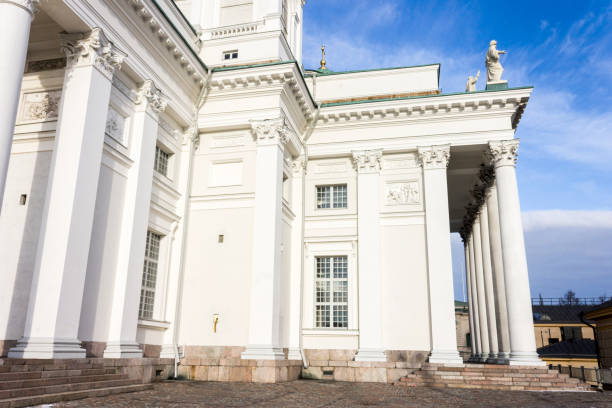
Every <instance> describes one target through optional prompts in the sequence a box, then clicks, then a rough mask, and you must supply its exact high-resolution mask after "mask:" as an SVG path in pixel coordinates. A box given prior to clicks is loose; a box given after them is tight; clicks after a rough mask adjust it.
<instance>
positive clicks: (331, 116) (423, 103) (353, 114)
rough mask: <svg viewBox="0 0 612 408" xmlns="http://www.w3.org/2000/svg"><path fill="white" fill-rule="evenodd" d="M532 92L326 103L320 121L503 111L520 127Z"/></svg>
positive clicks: (348, 121) (431, 116)
mask: <svg viewBox="0 0 612 408" xmlns="http://www.w3.org/2000/svg"><path fill="white" fill-rule="evenodd" d="M530 93H531V89H517V90H510V91H500V92H495V93H493V92H488V93H484V92H483V93H478V94H475V95H470V94H456V95H429V96H415V97H407V98H396V99H386V100H379V101H376V100H375V101H363V102H360V103H351V104H339V105H333V106H323V107H322V108H321V112H320V114H319V119H318V123H319V125H326V124H330V125H333V124H338V123H340V124H346V123H359V122H369V121H376V120H382V119H397V120H402V119H403V120H426V119H431V120H440V119H441V118H443V117H444V116H449V115H462V114H463V115H467V114H492V113H502V114H511V115H512V126H513V128H516V126H517V125H518V122H519V121H520V118H521V115H522V113H523V111H524V110H525V107H526V105H527V102H528V101H529V97H530Z"/></svg>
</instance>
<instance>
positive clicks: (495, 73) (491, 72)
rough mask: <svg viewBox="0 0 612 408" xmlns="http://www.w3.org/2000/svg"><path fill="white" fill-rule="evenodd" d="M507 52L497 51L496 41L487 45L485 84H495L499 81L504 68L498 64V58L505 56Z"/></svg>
mask: <svg viewBox="0 0 612 408" xmlns="http://www.w3.org/2000/svg"><path fill="white" fill-rule="evenodd" d="M506 53H507V51H498V50H497V41H495V40H493V41H491V42H490V43H489V50H488V51H487V58H486V63H487V82H495V81H499V80H501V76H502V72H504V67H502V64H501V63H500V62H499V56H500V55H501V54H506Z"/></svg>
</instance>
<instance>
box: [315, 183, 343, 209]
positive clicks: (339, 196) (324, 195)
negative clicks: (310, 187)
mask: <svg viewBox="0 0 612 408" xmlns="http://www.w3.org/2000/svg"><path fill="white" fill-rule="evenodd" d="M317 208H347V200H346V184H336V185H333V186H317Z"/></svg>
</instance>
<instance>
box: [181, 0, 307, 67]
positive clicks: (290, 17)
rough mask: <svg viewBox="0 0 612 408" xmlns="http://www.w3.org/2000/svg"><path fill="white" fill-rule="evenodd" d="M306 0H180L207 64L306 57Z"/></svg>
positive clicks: (245, 62) (219, 64) (221, 64)
mask: <svg viewBox="0 0 612 408" xmlns="http://www.w3.org/2000/svg"><path fill="white" fill-rule="evenodd" d="M305 2H306V1H305V0H182V1H181V0H178V1H177V2H176V3H177V5H178V6H179V7H180V8H181V10H182V11H183V13H184V14H185V15H186V16H187V18H188V19H189V20H190V21H191V23H192V25H193V26H194V27H196V29H197V30H198V32H199V33H200V38H201V39H202V44H203V46H202V52H201V57H202V59H203V60H204V62H205V63H206V64H207V65H211V66H223V65H245V64H252V63H263V62H276V61H287V60H296V61H298V63H301V61H302V16H303V13H302V9H303V6H304V4H305Z"/></svg>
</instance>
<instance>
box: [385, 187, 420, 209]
mask: <svg viewBox="0 0 612 408" xmlns="http://www.w3.org/2000/svg"><path fill="white" fill-rule="evenodd" d="M420 202H421V193H420V191H419V183H417V182H416V181H405V182H391V183H387V184H386V186H385V203H386V204H387V205H408V204H419V203H420Z"/></svg>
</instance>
